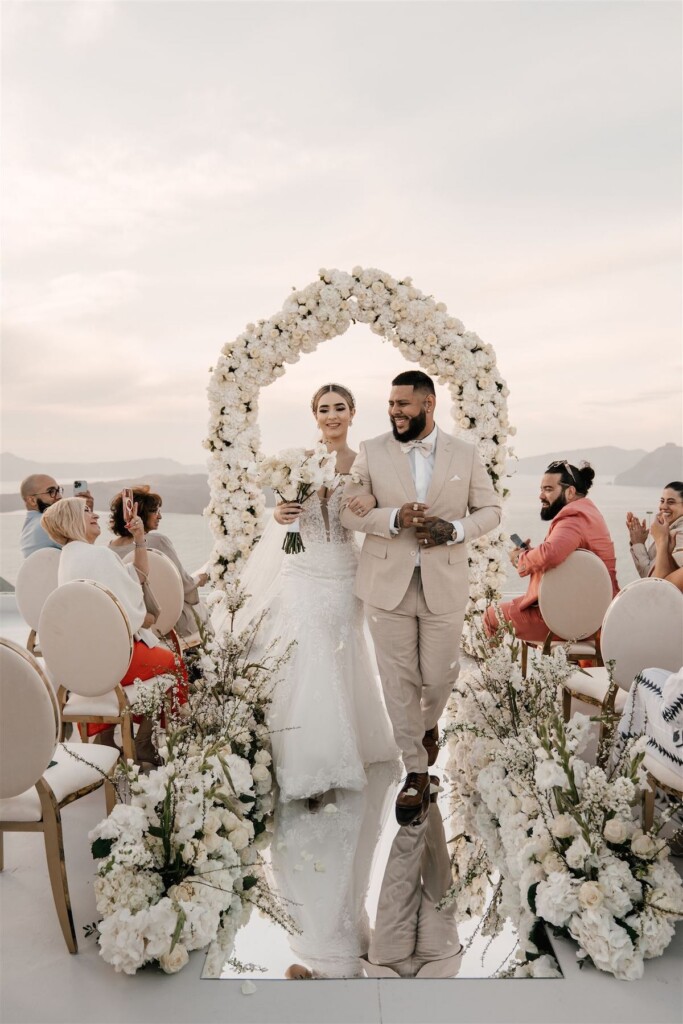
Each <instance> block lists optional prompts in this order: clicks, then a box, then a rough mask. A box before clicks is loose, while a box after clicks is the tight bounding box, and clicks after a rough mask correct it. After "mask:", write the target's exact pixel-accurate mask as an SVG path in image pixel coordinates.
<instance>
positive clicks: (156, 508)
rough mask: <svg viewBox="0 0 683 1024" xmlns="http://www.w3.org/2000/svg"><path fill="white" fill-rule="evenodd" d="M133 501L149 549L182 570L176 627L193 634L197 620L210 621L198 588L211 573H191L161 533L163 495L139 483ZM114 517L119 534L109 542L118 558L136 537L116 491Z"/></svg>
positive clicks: (111, 519)
mask: <svg viewBox="0 0 683 1024" xmlns="http://www.w3.org/2000/svg"><path fill="white" fill-rule="evenodd" d="M133 501H135V502H137V506H138V515H139V516H140V519H141V520H142V523H143V526H144V532H145V541H146V543H147V547H148V548H153V549H155V550H156V551H161V552H162V553H163V554H164V555H166V556H167V557H168V558H170V559H171V561H172V562H173V564H174V565H175V567H176V569H177V570H178V572H179V573H180V578H181V579H182V581H183V591H184V603H183V610H182V612H181V613H180V618H179V619H178V621H177V622H176V624H175V630H176V632H177V633H178V635H179V636H181V637H189V636H192V635H193V634H194V633H196V632H197V630H198V628H199V627H198V621H199V622H200V623H201V624H202V625H204V624H205V623H206V622H207V620H208V612H207V609H206V606H205V605H204V604H202V602H201V601H200V599H199V590H198V588H199V587H203V586H204V584H205V583H206V581H207V579H208V576H207V575H206V573H198V574H197V575H196V576H195V577H192V576H190V574H189V573H188V572H187V571H186V569H185V567H184V566H183V564H182V562H181V561H180V559H179V558H178V553H177V552H176V549H175V548H174V547H173V544H172V542H171V541H170V540H169V538H168V537H166V536H165V535H164V534H163V533H159V531H158V526H159V523H160V522H161V498H160V497H159V495H158V494H154V493H153V492H151V491H150V489H149V487H148V486H147V485H146V484H145V485H140V486H139V487H135V488H133ZM109 507H110V510H111V516H110V517H109V529H110V530H111V531H112V533H115V534H116V540H112V541H110V542H109V547H110V548H111V550H112V551H115V552H116V554H117V555H118V556H119V558H125V556H126V555H127V554H128V553H129V552H130V551H133V550H134V546H133V538H132V536H131V534H130V531H129V530H128V528H127V526H126V523H125V522H124V518H123V497H122V495H121V494H120V493H119V494H117V495H116V496H115V497H114V498H113V499H112V502H111V505H110V506H109Z"/></svg>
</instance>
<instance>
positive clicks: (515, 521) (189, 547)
mask: <svg viewBox="0 0 683 1024" xmlns="http://www.w3.org/2000/svg"><path fill="white" fill-rule="evenodd" d="M538 486H539V481H538V478H537V477H535V476H521V475H520V476H515V477H512V478H511V479H510V481H509V488H510V497H509V498H508V500H507V501H506V503H505V510H504V520H503V522H504V527H505V530H506V531H507V533H518V534H519V535H520V537H522V538H523V539H526V538H527V537H530V538H531V542H532V544H538V543H539V542H540V541H541V540H543V537H544V536H545V533H546V530H547V525H546V524H545V523H544V522H543V521H542V520H541V518H540V515H539V509H540V504H539V501H538ZM659 496H660V491H659V489H656V488H653V487H616V486H614V485H613V484H612V483H611V480H608V479H603V480H600V481H598V482H596V483H595V484H594V486H593V488H592V490H591V498H592V499H593V500H594V501H595V503H596V505H597V506H598V508H599V509H600V510H601V512H602V514H603V515H604V517H605V519H606V521H607V525H608V526H609V529H610V533H611V534H612V539H613V541H614V545H615V548H616V552H617V573H618V577H619V583H620V585H621V586H625V584H626V583H630V582H631V581H632V580H635V579H637V578H638V576H637V573H636V571H635V567H634V565H633V561H632V559H631V555H630V553H629V547H628V533H627V530H626V525H625V519H626V513H627V511H630V512H633V513H634V514H635V515H637V516H638V517H639V518H641V519H642V518H643V517H644V516H647V518H648V522H651V520H652V516H653V514H654V513H655V512H656V510H657V508H658V505H659ZM24 515H25V513H24V512H23V511H22V512H5V513H3V514H2V515H0V576H2V577H3V578H4V579H6V580H7V581H8V582H10V583H12V584H14V582H15V581H16V578H17V572H18V570H19V566H20V564H21V555H20V554H19V535H20V533H21V527H22V524H23V521H24ZM100 515H101V520H100V521H101V525H102V536H101V537H100V539H99V541H98V543H102V544H106V543H108V541H109V540H110V539H111V534H109V532H108V530H107V527H106V522H107V513H106V512H101V513H100ZM161 531H162V532H163V533H165V534H166V535H167V536H168V537H170V538H171V540H172V541H173V544H174V545H175V548H176V551H177V552H178V555H179V556H180V560H181V561H182V563H183V565H184V566H185V568H186V569H187V570H188V571H189V572H194V571H195V570H196V569H198V568H200V566H202V565H203V564H204V562H206V560H207V559H208V557H209V555H210V553H211V546H212V535H211V531H210V529H209V524H208V521H207V520H206V519H205V518H204V517H203V516H197V515H180V514H175V513H173V512H167V511H166V509H164V515H163V522H162V524H161ZM525 590H526V581H525V580H522V579H520V577H519V576H517V574H516V572H515V571H514V569H513V568H512V566H509V572H508V582H507V586H506V589H505V596H514V595H516V594H521V593H524V591H525Z"/></svg>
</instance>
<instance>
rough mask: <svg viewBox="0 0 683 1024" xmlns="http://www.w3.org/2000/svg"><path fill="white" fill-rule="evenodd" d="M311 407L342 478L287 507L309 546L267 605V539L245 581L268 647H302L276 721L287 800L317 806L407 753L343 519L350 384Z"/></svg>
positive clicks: (361, 506)
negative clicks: (395, 730) (387, 703)
mask: <svg viewBox="0 0 683 1024" xmlns="http://www.w3.org/2000/svg"><path fill="white" fill-rule="evenodd" d="M311 408H312V411H313V415H314V417H315V420H316V423H317V425H318V427H319V429H320V432H321V434H322V440H323V441H324V442H325V443H326V444H327V447H328V449H329V450H330V451H334V452H336V456H337V461H336V470H337V475H336V477H335V479H334V480H333V482H332V484H331V485H330V487H329V488H323V489H322V490H321V491H319V492H317V493H315V492H314V493H313V494H311V496H310V497H309V498H307V499H306V500H305V501H304V502H303V503H302V504H301V505H299V504H296V503H295V502H281V503H280V504H278V505H277V506H276V508H275V512H274V515H273V518H274V520H275V522H276V523H279V524H280V525H281V527H285V526H286V527H287V528H289V529H291V528H292V526H293V525H294V524H295V523H296V522H297V521H298V525H299V530H300V532H301V538H302V540H303V543H304V545H305V550H304V551H302V552H300V553H299V554H296V555H285V556H283V558H282V559H281V568H280V572H279V574H278V575H277V577H276V579H275V580H274V582H273V583H272V585H271V586H270V587H269V588H268V589H267V590H266V592H265V593H263V594H262V596H261V598H260V600H259V596H258V594H257V591H258V590H259V585H258V583H257V580H256V577H257V576H258V570H256V571H255V568H256V566H257V565H258V562H259V559H258V558H257V557H256V556H257V554H258V553H259V548H261V546H262V545H263V541H261V542H260V543H259V544H258V545H257V547H256V550H255V552H254V554H253V555H252V558H251V559H250V560H249V562H248V563H247V569H246V572H245V574H244V575H243V578H242V582H243V585H244V586H245V589H246V590H247V592H250V593H251V594H252V597H253V600H252V601H251V602H250V607H249V608H248V609H247V615H248V618H253V617H254V616H255V614H258V613H259V612H260V611H261V610H263V609H264V608H265V609H266V610H267V615H266V618H265V621H264V623H263V625H262V627H261V642H263V643H268V642H269V641H270V640H272V639H274V638H276V637H277V638H279V644H280V645H281V646H282V647H285V646H286V645H287V644H289V643H291V641H292V640H295V641H296V644H295V646H294V647H293V649H292V653H291V656H290V658H289V660H288V661H287V663H286V664H285V665H284V667H283V669H282V672H281V674H280V676H279V678H278V679H277V680H276V683H275V687H274V691H273V701H272V705H271V709H270V716H269V722H268V725H269V728H270V730H271V739H272V745H273V761H274V765H275V771H276V777H277V781H278V785H279V788H280V799H281V800H282V801H284V802H286V801H290V800H303V799H308V800H309V801H310V807H311V809H315V807H316V805H317V801H318V800H319V798H320V797H321V796H322V794H323V793H326V792H328V791H329V790H333V789H348V790H361V789H363V788H364V787H365V785H366V774H365V766H366V765H370V764H375V763H379V762H382V761H391V760H394V759H395V758H396V757H397V756H398V751H397V748H396V745H395V743H394V739H393V734H392V729H391V724H390V722H389V717H388V715H387V712H386V709H385V707H384V703H383V699H382V696H381V691H380V686H379V680H378V678H377V676H376V674H375V671H374V666H373V663H372V662H371V659H370V654H369V651H368V647H367V643H366V640H365V632H364V621H363V607H362V604H361V602H360V601H359V600H358V598H356V597H355V596H354V593H353V588H354V581H355V576H356V568H357V564H358V547H357V545H356V542H355V537H354V535H353V534H352V533H351V532H349V531H348V530H345V529H344V527H343V526H342V525H341V523H340V521H339V513H340V509H341V502H342V494H343V491H344V484H345V482H346V480H345V478H346V477H347V476H348V475H349V473H350V470H351V466H352V463H353V460H354V458H355V456H356V453H355V452H354V451H352V450H351V448H350V447H349V445H348V443H347V435H348V431H349V427H350V426H351V423H352V421H353V416H354V414H355V411H356V405H355V401H354V398H353V395H352V394H351V392H350V391H349V390H348V388H345V387H343V386H342V385H341V384H325V385H324V386H323V387H321V388H319V389H318V390H317V391H316V393H315V394H314V396H313V400H312V402H311ZM374 504H375V499H374V498H373V497H371V496H370V497H368V496H364V497H362V498H356V499H354V502H353V506H352V509H353V511H354V512H355V513H356V514H357V515H365V514H366V513H367V511H368V509H369V508H371V507H373V506H374ZM275 529H277V528H275ZM280 539H281V538H278V540H280ZM263 547H264V550H263V552H262V553H261V558H260V561H261V562H263V560H264V556H266V553H267V552H268V555H270V553H271V552H272V550H273V548H274V547H275V545H274V544H273V541H272V539H271V540H270V541H269V542H268V543H267V544H266V545H263ZM252 560H253V561H254V565H253V566H252ZM268 560H269V558H268ZM255 584H256V585H255Z"/></svg>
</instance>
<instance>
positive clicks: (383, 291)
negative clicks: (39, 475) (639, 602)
mask: <svg viewBox="0 0 683 1024" xmlns="http://www.w3.org/2000/svg"><path fill="white" fill-rule="evenodd" d="M357 322H360V323H366V324H369V326H370V329H371V330H372V331H373V332H374V333H375V334H378V335H379V336H380V337H381V338H382V339H383V340H385V341H390V342H391V343H392V344H393V345H394V346H395V347H396V348H398V350H399V351H400V352H401V353H402V355H404V356H405V358H406V359H408V360H410V361H411V362H415V363H419V364H420V366H421V367H422V368H423V369H424V370H425V371H426V372H427V373H429V374H431V375H432V376H433V377H435V378H436V379H437V380H438V382H439V383H440V384H446V385H448V386H449V389H450V393H451V396H452V399H453V406H452V409H451V413H452V416H453V420H454V424H455V427H454V433H456V434H457V435H459V436H462V437H464V438H465V439H466V440H470V441H472V442H473V443H475V444H476V445H477V446H478V449H479V452H480V454H481V456H482V458H483V460H484V462H485V464H486V466H487V469H488V471H489V474H490V475H491V478H492V480H493V483H494V486H495V487H496V490H497V491H498V493H499V494H500V495H501V497H505V495H506V493H507V491H506V489H505V487H504V483H503V481H504V477H505V473H506V461H507V458H508V457H509V456H510V455H511V454H512V449H510V448H509V447H508V444H507V440H508V436H509V435H511V434H513V433H514V428H513V427H511V426H510V423H509V421H508V413H507V397H508V394H509V391H508V388H507V386H506V384H505V381H504V380H503V379H502V377H501V376H500V374H499V372H498V369H497V367H496V359H495V353H494V350H493V348H492V346H491V345H490V344H488V343H484V342H483V341H482V340H481V339H480V338H479V337H478V336H477V335H476V334H475V333H474V332H473V331H466V330H465V327H464V325H463V324H462V323H461V322H460V320H458V319H456V318H455V317H452V316H450V315H449V313H448V311H447V310H446V307H445V305H444V304H443V303H442V302H436V301H435V300H434V299H433V298H431V296H426V295H423V294H422V292H420V291H419V290H418V289H417V288H415V287H414V286H413V283H412V281H411V279H410V278H409V277H405V278H403V279H401V280H396V279H395V278H393V277H391V275H389V274H387V273H385V272H384V271H382V270H376V269H371V268H370V269H368V268H363V267H354V268H353V270H352V271H351V273H350V274H349V273H346V272H345V271H341V270H325V269H323V270H320V271H319V280H317V281H315V282H313V283H312V284H310V285H308V286H307V287H306V288H304V289H301V290H294V291H293V292H292V294H291V295H290V296H289V297H288V298H287V300H286V301H285V303H284V306H283V308H282V309H281V310H280V312H278V313H276V314H274V316H272V317H270V318H269V319H268V320H259V321H258V323H256V324H253V323H252V324H248V325H247V327H246V329H245V330H244V331H243V332H242V333H241V334H240V335H239V336H238V337H237V338H236V339H235V340H234V341H233V342H231V343H228V344H226V345H225V346H224V347H223V349H222V352H221V356H220V358H219V360H218V363H217V365H216V367H215V368H214V370H213V373H212V377H211V381H210V384H209V388H208V396H209V407H210V421H209V435H208V438H207V440H206V441H205V442H204V445H205V447H206V448H207V449H208V450H209V452H210V453H211V454H210V457H209V486H210V490H211V500H210V503H209V506H208V508H207V515H208V516H209V520H210V524H211V529H212V531H213V534H214V537H215V546H214V550H213V556H212V558H213V564H212V567H211V579H212V582H213V584H214V586H215V587H216V588H217V590H218V591H219V592H221V591H223V590H225V589H226V588H227V587H229V586H230V581H231V579H233V578H234V576H235V575H239V572H240V567H241V563H242V561H243V560H244V559H245V558H247V557H248V555H249V552H250V550H251V548H252V546H253V545H254V543H255V541H256V539H257V537H258V536H259V535H260V533H261V519H262V514H263V509H264V498H263V494H262V491H261V488H260V485H259V480H258V476H259V469H258V467H259V461H260V456H259V443H260V434H259V428H258V399H259V392H260V390H261V388H263V387H266V386H267V385H268V384H271V383H272V382H273V381H274V380H276V378H278V377H281V376H282V375H283V374H284V372H285V366H286V364H287V363H295V362H297V361H298V360H299V358H300V356H301V354H302V353H306V352H313V351H314V350H315V348H316V347H317V346H318V344H319V343H320V342H322V341H325V340H326V339H327V338H333V337H336V336H337V335H340V334H343V333H344V332H345V331H346V330H347V329H348V327H349V326H350V325H351V324H352V323H357ZM470 566H471V575H470V594H471V597H472V599H473V600H474V601H483V599H484V598H486V597H491V596H492V595H493V596H499V594H500V588H501V584H502V582H503V580H504V572H503V569H502V544H501V540H500V534H494V535H488V536H487V537H486V538H482V539H481V540H480V541H475V542H474V543H473V544H472V545H471V548H470Z"/></svg>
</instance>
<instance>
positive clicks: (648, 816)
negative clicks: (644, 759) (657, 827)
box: [643, 772, 657, 832]
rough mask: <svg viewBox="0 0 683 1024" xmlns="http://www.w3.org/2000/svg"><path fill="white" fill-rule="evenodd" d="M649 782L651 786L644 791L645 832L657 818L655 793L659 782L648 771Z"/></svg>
mask: <svg viewBox="0 0 683 1024" xmlns="http://www.w3.org/2000/svg"><path fill="white" fill-rule="evenodd" d="M647 783H648V786H649V787H650V788H649V789H646V790H645V792H644V793H643V832H647V830H648V829H650V828H652V823H653V822H654V820H655V794H656V791H657V783H656V781H655V779H654V778H653V777H652V775H650V773H649V772H648V775H647Z"/></svg>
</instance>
